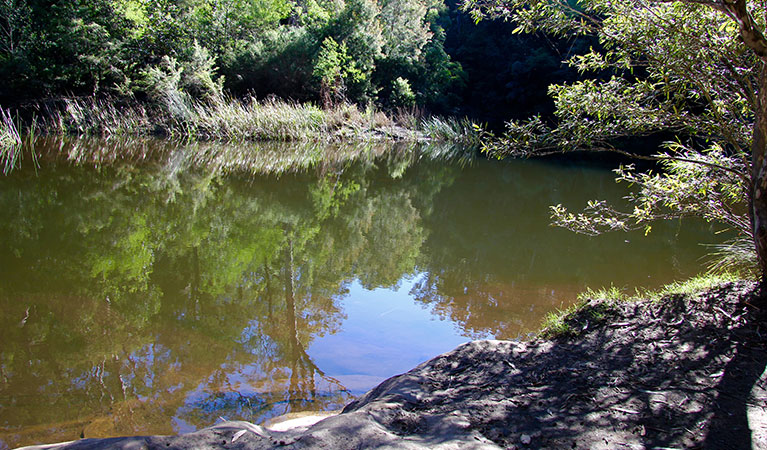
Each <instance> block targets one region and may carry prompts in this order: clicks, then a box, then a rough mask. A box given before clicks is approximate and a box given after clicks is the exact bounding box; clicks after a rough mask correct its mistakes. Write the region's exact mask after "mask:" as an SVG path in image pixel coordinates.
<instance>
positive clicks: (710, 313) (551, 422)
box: [36, 281, 767, 450]
mask: <svg viewBox="0 0 767 450" xmlns="http://www.w3.org/2000/svg"><path fill="white" fill-rule="evenodd" d="M756 289H757V286H756V284H755V283H751V282H745V281H737V282H728V283H724V284H721V285H718V286H715V287H712V288H709V289H707V290H704V291H701V292H697V293H669V294H666V295H664V296H663V297H662V298H660V299H658V300H640V301H632V302H615V301H610V300H605V299H593V300H590V301H588V302H586V303H585V304H584V305H583V306H582V307H580V308H577V309H575V310H574V311H573V312H572V313H571V314H569V315H568V316H567V317H565V318H564V322H565V323H566V324H567V327H566V329H567V330H568V332H567V333H559V334H558V335H557V336H556V337H554V338H552V339H541V338H536V339H532V340H529V341H526V342H517V341H475V342H470V343H467V344H464V345H462V346H460V347H458V348H456V349H455V350H453V351H451V352H448V353H446V354H443V355H440V356H438V357H436V358H434V359H432V360H430V361H427V362H425V363H424V364H421V365H420V366H418V367H416V368H415V369H413V370H411V371H409V372H407V373H405V374H402V375H399V376H396V377H393V378H391V379H389V380H387V381H385V382H383V383H382V384H381V385H379V386H378V387H376V388H375V389H373V390H371V391H370V392H368V393H367V394H365V395H364V396H362V397H361V398H359V399H357V400H356V401H355V402H353V403H351V404H349V405H347V406H346V408H345V409H344V410H343V412H342V413H341V414H339V415H336V416H332V417H330V418H327V419H325V420H323V421H320V422H318V423H316V424H314V425H311V426H309V427H299V428H294V429H292V430H289V431H286V432H276V431H269V430H266V429H264V428H262V427H259V426H255V425H252V424H248V423H245V422H226V423H222V424H219V425H217V426H214V427H212V428H207V429H204V430H201V431H198V432H195V433H191V434H186V435H181V436H172V437H162V436H153V437H134V438H116V439H102V440H99V439H86V440H82V441H76V442H74V443H70V444H61V445H56V446H54V447H50V446H46V447H45V448H57V449H62V450H63V449H88V448H128V447H134V446H145V447H146V448H158V449H159V448H163V449H166V448H192V447H194V448H254V449H255V448H275V447H285V448H318V447H327V448H375V447H392V448H499V447H500V448H583V449H599V448H604V449H608V448H609V449H615V448H629V449H640V448H647V449H650V448H659V449H660V448H767V375H765V374H764V373H763V372H764V368H765V365H767V348H766V347H765V342H764V339H763V338H762V336H763V335H764V333H767V330H764V329H763V327H762V324H763V323H765V319H766V318H767V316H766V315H765V313H767V311H763V310H759V309H757V308H756V307H755V306H753V305H754V304H755V303H756V301H755V297H756V295H757V294H756ZM36 448H43V447H36Z"/></svg>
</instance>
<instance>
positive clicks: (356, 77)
mask: <svg viewBox="0 0 767 450" xmlns="http://www.w3.org/2000/svg"><path fill="white" fill-rule="evenodd" d="M512 29H513V25H511V24H508V23H503V22H490V21H486V22H480V23H475V21H474V20H473V19H472V18H471V17H470V16H469V15H468V14H466V13H464V12H461V11H460V10H459V5H458V4H457V2H455V1H454V0H450V1H448V2H447V4H444V3H442V1H440V0H380V1H376V0H347V1H343V0H298V1H293V0H162V1H148V0H96V1H84V0H66V1H54V0H5V1H3V2H2V4H0V31H1V32H2V34H3V37H2V39H0V77H2V79H3V80H5V81H4V83H3V85H2V86H0V105H4V106H5V107H14V106H20V105H21V106H23V105H29V104H32V103H39V102H41V101H52V100H55V99H59V98H62V97H65V96H70V97H71V96H75V97H82V96H87V97H92V96H95V97H98V98H105V97H108V98H114V99H118V100H133V99H136V100H138V101H151V100H153V99H157V98H158V97H160V96H168V95H170V94H172V93H174V92H178V91H180V92H183V93H185V95H188V96H190V97H192V98H194V99H197V100H205V99H207V98H210V97H211V96H216V95H222V94H225V95H228V96H231V97H234V98H240V97H243V96H246V95H254V96H255V97H257V98H260V99H264V98H268V97H270V96H273V97H277V98H281V99H284V100H289V101H297V102H302V103H304V102H311V103H314V104H317V105H327V104H328V103H336V102H339V101H342V100H343V101H349V102H352V103H356V104H358V105H362V106H366V105H370V104H372V105H374V106H376V107H379V108H384V109H389V110H391V109H395V108H403V107H404V108H412V107H417V108H418V109H420V110H423V111H426V112H428V113H431V114H439V115H462V116H465V115H468V116H470V117H472V118H474V119H476V120H479V121H485V122H489V123H490V124H491V125H500V124H501V123H502V121H503V120H505V119H508V118H510V117H524V116H526V115H529V114H530V112H543V113H550V112H551V111H553V103H552V102H551V100H550V99H548V98H547V97H546V87H547V86H548V85H549V84H551V83H552V82H559V81H562V80H568V79H573V78H574V74H575V72H574V71H573V70H572V69H570V68H569V67H567V66H566V65H563V64H562V60H563V59H564V58H565V56H566V54H567V53H568V52H569V51H571V50H572V47H573V42H574V41H561V42H560V41H557V42H554V41H551V40H549V39H548V38H545V37H543V36H531V35H514V34H512V32H511V31H512Z"/></svg>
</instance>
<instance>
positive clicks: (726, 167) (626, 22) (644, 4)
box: [464, 0, 767, 280]
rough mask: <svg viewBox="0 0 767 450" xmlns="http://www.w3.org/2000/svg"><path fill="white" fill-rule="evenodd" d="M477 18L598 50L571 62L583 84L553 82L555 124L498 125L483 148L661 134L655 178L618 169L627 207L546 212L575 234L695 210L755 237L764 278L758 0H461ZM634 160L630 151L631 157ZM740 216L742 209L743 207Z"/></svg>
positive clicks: (763, 85)
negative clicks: (629, 190) (629, 188)
mask: <svg viewBox="0 0 767 450" xmlns="http://www.w3.org/2000/svg"><path fill="white" fill-rule="evenodd" d="M464 6H465V8H467V9H470V10H472V11H473V13H474V14H475V15H476V16H477V17H481V16H483V15H488V16H491V17H496V18H504V19H507V20H511V21H514V22H515V23H516V24H517V25H518V28H517V31H520V32H532V31H546V32H549V33H553V34H556V35H559V36H568V35H569V36H572V35H578V34H593V35H596V36H598V38H599V43H600V48H599V49H592V50H591V51H590V52H588V53H586V54H582V55H577V56H575V57H573V58H572V59H570V61H569V62H570V63H571V64H572V65H574V66H575V67H577V68H578V69H579V70H581V71H583V72H590V73H593V74H594V76H593V78H591V79H587V80H584V81H581V82H576V83H573V84H569V85H558V86H551V87H550V89H549V93H550V94H551V95H552V96H553V98H554V101H555V105H556V119H557V122H556V124H555V125H553V126H550V125H548V124H546V123H544V122H543V121H542V120H541V119H540V118H532V119H529V120H526V121H521V122H510V123H508V124H507V133H506V135H505V136H504V137H503V138H501V139H499V140H496V141H494V143H492V144H491V145H490V146H489V147H490V148H489V149H490V150H491V151H493V152H496V153H497V154H531V153H537V154H542V153H547V152H559V151H566V150H572V149H579V150H598V151H605V150H607V151H617V152H622V153H628V152H626V151H625V150H624V148H625V147H622V146H621V144H618V142H621V141H619V140H620V139H621V138H624V141H623V142H622V143H625V138H627V137H631V136H641V135H649V134H652V133H657V132H670V133H672V134H673V136H674V140H673V142H669V143H667V144H665V149H664V151H662V152H661V153H659V154H658V155H655V156H654V158H655V159H659V160H661V161H662V163H663V165H664V166H665V167H666V168H667V169H668V170H667V172H666V173H663V174H648V173H644V174H642V173H636V172H635V171H634V169H633V168H632V167H624V168H621V169H619V171H618V172H619V178H620V179H624V180H627V181H629V182H632V183H636V184H637V185H638V186H639V187H640V191H639V193H638V194H637V195H636V196H634V197H633V201H634V203H635V208H634V210H633V211H632V212H629V213H622V212H619V211H616V210H615V209H612V208H610V207H608V206H607V205H605V204H604V203H603V202H592V203H591V204H590V205H589V207H588V208H587V210H586V212H585V213H584V214H572V213H569V212H568V211H567V210H566V209H565V208H563V207H561V206H559V205H558V206H556V207H553V212H554V218H555V220H556V221H557V222H558V223H559V224H563V225H566V226H568V227H570V228H573V229H575V230H576V231H582V232H587V233H596V232H600V231H603V230H604V229H627V228H636V227H648V230H649V225H648V222H649V221H650V220H652V219H655V218H668V217H678V216H685V215H699V216H703V217H705V218H707V219H709V220H716V221H719V222H722V223H725V224H727V225H729V226H732V227H734V228H736V229H738V230H739V231H740V232H741V233H742V234H743V236H744V237H745V238H746V239H749V240H751V241H752V242H753V247H752V248H753V251H752V253H755V254H756V260H757V263H758V269H759V271H760V273H761V276H762V279H763V280H764V279H765V276H767V38H765V35H764V29H765V21H766V20H767V17H765V16H767V2H766V1H765V0H710V1H709V0H679V1H669V0H638V1H632V2H612V1H608V0H581V1H578V2H577V3H576V2H569V1H567V0H551V1H542V0H539V1H531V2H530V1H520V0H478V1H475V0H468V1H467V2H466V3H465V5H464ZM635 156H636V155H635ZM746 211H747V212H746Z"/></svg>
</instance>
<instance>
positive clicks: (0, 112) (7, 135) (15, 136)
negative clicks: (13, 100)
mask: <svg viewBox="0 0 767 450" xmlns="http://www.w3.org/2000/svg"><path fill="white" fill-rule="evenodd" d="M20 155H21V134H20V133H19V130H18V127H17V126H16V123H15V122H14V121H13V119H12V118H11V113H10V112H9V111H7V110H5V109H3V108H0V165H1V166H2V167H3V173H7V172H8V171H9V170H10V169H11V168H13V166H14V165H15V164H16V162H17V160H18V159H19V157H20Z"/></svg>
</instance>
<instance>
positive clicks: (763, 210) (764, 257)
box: [750, 61, 767, 290]
mask: <svg viewBox="0 0 767 450" xmlns="http://www.w3.org/2000/svg"><path fill="white" fill-rule="evenodd" d="M761 66H762V67H761V71H760V73H759V92H758V94H757V102H756V103H757V104H756V111H755V120H754V137H753V142H752V144H751V177H752V179H751V199H750V200H751V218H752V221H753V232H754V243H755V245H756V256H757V258H758V260H759V269H760V271H761V279H762V289H763V290H764V289H765V287H767V283H765V281H767V62H765V61H762V62H761Z"/></svg>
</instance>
